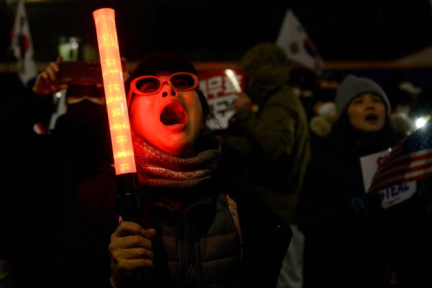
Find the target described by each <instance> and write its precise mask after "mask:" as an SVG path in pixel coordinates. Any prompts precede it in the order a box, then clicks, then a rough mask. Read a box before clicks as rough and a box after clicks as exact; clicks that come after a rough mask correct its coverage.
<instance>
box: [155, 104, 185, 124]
mask: <svg viewBox="0 0 432 288" xmlns="http://www.w3.org/2000/svg"><path fill="white" fill-rule="evenodd" d="M160 121H161V122H162V124H164V125H166V126H171V125H175V124H186V123H187V114H186V110H185V109H184V107H183V105H181V104H180V103H178V102H174V103H170V104H168V105H167V106H165V108H164V109H163V110H162V113H161V115H160Z"/></svg>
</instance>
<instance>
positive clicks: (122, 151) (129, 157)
mask: <svg viewBox="0 0 432 288" xmlns="http://www.w3.org/2000/svg"><path fill="white" fill-rule="evenodd" d="M93 18H94V20H95V24H96V33H97V39H98V45H99V57H100V62H101V67H102V79H103V83H104V90H105V98H106V104H107V109H108V120H109V126H110V133H111V143H112V147H113V156H114V165H115V170H116V175H117V177H116V181H117V193H118V197H117V208H118V211H119V214H120V215H121V216H122V218H123V220H127V221H133V222H136V223H139V224H140V223H141V222H142V221H141V215H142V204H143V203H142V193H141V191H140V186H139V183H138V176H137V173H136V165H135V158H134V151H133V146H132V136H131V130H130V125H129V113H128V109H127V104H126V93H125V89H124V80H123V70H122V65H121V59H120V51H119V50H120V49H119V45H118V40H117V31H116V24H115V13H114V10H113V9H111V8H101V9H98V10H96V11H94V12H93Z"/></svg>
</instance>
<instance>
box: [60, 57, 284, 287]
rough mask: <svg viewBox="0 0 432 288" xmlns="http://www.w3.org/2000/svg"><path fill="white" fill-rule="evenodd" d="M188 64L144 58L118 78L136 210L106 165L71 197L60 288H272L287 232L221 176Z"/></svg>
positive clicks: (215, 146) (213, 141) (194, 76)
mask: <svg viewBox="0 0 432 288" xmlns="http://www.w3.org/2000/svg"><path fill="white" fill-rule="evenodd" d="M197 75H198V73H197V71H196V69H195V67H194V66H193V65H192V63H190V62H189V61H188V60H186V59H184V58H183V57H182V56H181V55H179V54H177V53H172V52H159V53H154V54H152V55H150V56H148V57H146V58H145V59H144V60H142V61H141V62H140V63H138V65H137V66H136V67H135V69H134V71H133V72H132V73H131V76H130V77H129V78H128V79H127V81H126V91H127V94H128V109H129V116H130V125H131V131H132V141H133V147H134V153H135V161H136V164H137V176H138V177H137V178H138V179H137V180H138V182H139V188H140V189H139V191H138V192H137V195H138V196H137V197H139V199H141V200H140V201H138V202H139V204H140V209H139V210H138V214H137V215H136V218H135V220H134V221H132V220H131V219H129V218H126V219H123V216H124V215H125V214H124V213H119V212H125V211H123V210H121V208H122V207H123V206H122V205H121V203H120V202H117V201H118V200H119V199H122V198H121V194H120V190H118V189H116V187H117V186H116V184H118V178H117V177H118V176H115V175H114V171H113V168H112V167H111V166H110V165H108V166H107V167H105V168H104V169H102V170H101V171H100V173H99V175H97V176H96V177H94V178H93V179H89V180H88V181H84V182H82V183H81V184H80V185H79V186H78V188H77V189H76V192H75V193H73V194H71V197H70V199H69V200H68V201H67V205H66V207H65V208H66V209H65V223H64V224H65V225H64V228H63V229H62V230H61V231H60V234H59V235H60V251H59V256H60V257H59V271H58V275H59V282H60V285H62V286H61V287H77V285H79V287H117V288H121V287H149V288H150V287H252V286H256V285H258V286H259V287H275V286H276V283H277V279H278V275H279V270H280V267H281V265H282V261H283V257H284V255H285V253H286V250H287V249H288V245H289V242H290V239H291V235H292V234H291V230H290V228H289V226H288V225H287V224H286V223H285V222H284V221H283V220H282V219H280V218H279V216H277V215H276V214H275V213H273V212H271V211H270V210H268V209H267V208H266V206H264V205H262V204H261V203H259V202H258V201H256V200H255V199H254V198H252V196H251V195H250V193H249V190H248V187H247V186H246V185H244V184H243V183H242V182H237V181H234V180H232V179H229V180H227V179H225V178H224V177H221V176H220V175H221V174H219V170H218V164H219V159H220V153H221V149H220V144H219V142H218V141H217V140H216V138H215V137H214V136H213V135H212V133H211V131H209V129H207V128H206V125H205V124H206V121H207V119H208V117H210V114H209V109H208V106H207V101H206V98H205V96H204V95H203V93H202V92H201V91H200V89H199V87H198V83H199V80H198V76H197Z"/></svg>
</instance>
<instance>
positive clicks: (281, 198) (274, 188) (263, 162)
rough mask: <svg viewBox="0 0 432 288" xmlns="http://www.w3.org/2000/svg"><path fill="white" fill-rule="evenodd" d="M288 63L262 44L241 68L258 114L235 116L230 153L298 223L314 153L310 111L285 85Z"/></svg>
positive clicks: (266, 198) (270, 203)
mask: <svg viewBox="0 0 432 288" xmlns="http://www.w3.org/2000/svg"><path fill="white" fill-rule="evenodd" d="M289 64H290V61H289V60H288V58H287V57H286V54H285V52H284V51H283V50H281V49H280V48H279V47H278V46H276V45H274V44H272V43H262V44H258V45H256V46H255V47H252V48H251V49H250V50H249V51H248V52H247V53H246V54H245V55H244V57H243V58H242V59H241V61H240V67H241V68H242V69H243V70H244V71H245V72H246V74H247V75H248V76H249V77H248V79H249V82H248V84H247V87H248V88H247V91H246V92H247V94H248V95H249V97H250V98H251V99H252V101H253V102H254V103H255V104H257V105H258V106H259V111H258V112H257V113H254V112H253V111H251V110H249V109H247V108H243V109H241V110H239V111H238V112H237V113H236V115H235V117H236V119H237V121H236V123H235V124H234V125H231V126H230V127H229V129H228V130H229V132H228V136H227V137H226V138H225V141H226V142H225V148H226V149H228V150H229V151H231V153H228V155H230V157H233V156H232V155H233V154H234V155H236V156H234V157H233V158H231V163H233V162H235V160H234V161H233V160H232V159H238V158H235V157H240V159H241V160H240V161H243V162H245V163H246V164H245V166H246V167H243V169H244V171H246V172H245V174H246V177H247V178H248V179H249V180H250V181H251V183H252V184H253V185H254V187H255V189H256V191H257V193H258V195H259V196H260V197H261V198H262V199H264V201H265V203H266V204H267V205H268V206H269V207H270V208H271V209H272V210H273V211H275V212H276V213H278V214H279V215H280V216H281V217H282V218H284V219H285V220H286V221H288V222H291V223H293V222H295V213H294V210H295V206H296V204H297V198H298V193H299V191H300V187H301V186H302V183H303V175H304V173H305V170H306V165H307V163H308V161H309V158H310V151H309V149H310V148H309V132H308V123H307V117H306V113H305V110H304V108H303V106H302V103H301V102H300V100H299V99H298V97H297V96H296V95H295V94H294V93H293V91H292V90H291V88H290V87H289V86H288V85H287V84H286V83H287V81H288V77H289V69H288V68H289ZM239 155H240V156H239ZM236 168H237V167H236Z"/></svg>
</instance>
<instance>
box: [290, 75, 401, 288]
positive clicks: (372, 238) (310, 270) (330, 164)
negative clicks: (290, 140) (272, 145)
mask: <svg viewBox="0 0 432 288" xmlns="http://www.w3.org/2000/svg"><path fill="white" fill-rule="evenodd" d="M335 104H336V113H337V115H336V118H337V119H336V122H335V124H334V125H333V127H332V130H331V132H330V133H329V134H327V135H326V136H325V137H323V138H321V137H316V138H314V141H313V142H312V143H311V144H312V158H311V162H310V165H309V166H308V170H307V172H306V176H305V181H304V183H305V184H304V189H303V190H302V192H301V193H300V200H299V206H298V217H299V228H300V230H301V231H303V232H304V234H305V247H304V249H305V250H304V251H305V255H304V256H305V257H304V261H305V262H304V264H305V266H304V287H305V288H310V287H325V286H329V287H351V288H353V287H358V288H360V287H361V288H364V287H386V285H388V284H389V281H390V280H389V278H390V277H389V274H390V271H388V263H389V259H388V255H387V252H388V250H387V248H386V246H387V245H388V244H389V243H387V242H386V241H385V239H386V237H385V236H386V235H385V233H384V231H383V229H382V228H383V227H382V213H383V209H382V207H381V198H380V195H379V194H378V193H366V192H365V187H364V183H363V182H364V181H363V177H362V169H361V162H360V158H361V157H362V156H365V155H370V154H373V153H376V152H381V151H383V150H385V149H388V148H390V147H393V146H394V145H396V144H397V143H398V142H399V141H400V140H401V139H400V137H399V136H398V134H396V132H395V131H394V130H393V128H392V127H391V124H390V122H389V114H390V102H389V100H388V98H387V95H386V94H385V92H384V91H383V89H382V88H381V87H380V86H379V85H378V84H377V83H376V82H375V81H373V80H371V79H369V78H365V77H357V76H355V75H352V74H351V75H348V76H346V77H345V78H344V79H343V81H342V82H341V84H340V85H339V87H338V88H337V92H336V99H335Z"/></svg>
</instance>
